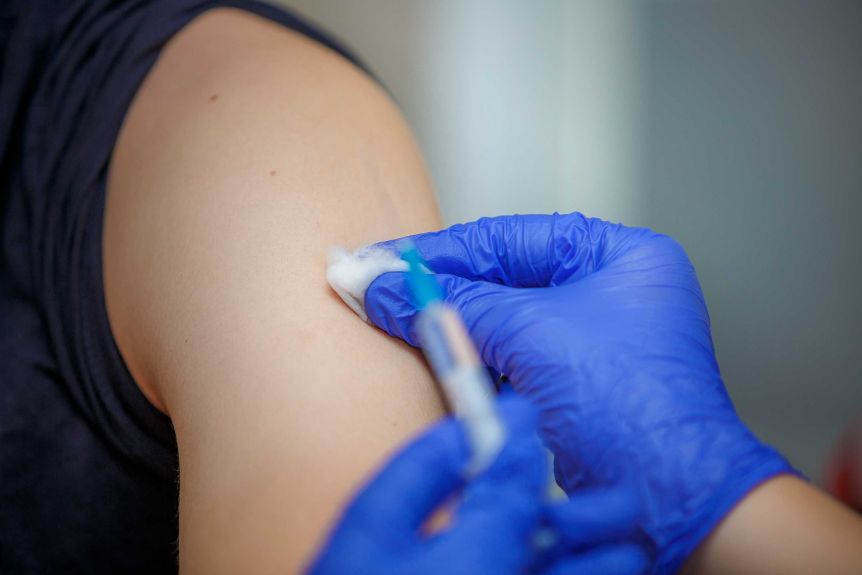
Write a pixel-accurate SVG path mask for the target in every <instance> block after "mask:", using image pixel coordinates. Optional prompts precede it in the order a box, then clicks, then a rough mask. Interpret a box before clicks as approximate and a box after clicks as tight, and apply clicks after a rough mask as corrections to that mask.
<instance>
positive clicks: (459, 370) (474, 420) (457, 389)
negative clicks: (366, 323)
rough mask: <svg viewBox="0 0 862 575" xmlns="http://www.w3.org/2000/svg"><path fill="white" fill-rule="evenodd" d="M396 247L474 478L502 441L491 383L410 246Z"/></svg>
mask: <svg viewBox="0 0 862 575" xmlns="http://www.w3.org/2000/svg"><path fill="white" fill-rule="evenodd" d="M399 248H400V251H401V258H402V259H403V260H404V261H406V262H407V264H408V265H409V269H408V271H407V282H408V285H409V288H410V292H411V294H412V296H413V300H414V301H413V304H414V305H415V306H416V309H417V310H419V314H418V316H417V318H416V320H415V323H414V328H415V330H416V335H417V337H418V339H419V343H420V344H421V346H422V350H423V351H424V353H425V357H426V358H427V359H428V363H429V364H430V366H431V370H432V371H433V373H434V375H435V377H436V378H437V381H438V382H439V384H440V387H441V388H442V390H443V394H444V395H445V397H446V400H447V401H448V403H449V405H450V408H451V409H452V411H453V412H454V413H455V415H456V417H458V418H459V419H460V420H461V421H462V422H463V424H464V427H465V429H466V432H467V438H468V441H469V445H470V449H471V459H470V463H469V465H468V468H467V470H466V471H467V473H468V474H470V475H475V474H477V473H480V472H481V471H482V470H484V469H485V468H487V467H488V466H489V465H490V464H491V463H492V462H493V461H494V459H495V458H496V457H497V454H498V453H499V452H500V450H501V449H502V447H503V443H504V442H505V440H506V430H505V428H504V427H503V424H502V422H501V421H500V418H499V416H498V414H497V408H496V406H495V402H494V389H493V384H492V383H491V379H490V377H489V375H488V372H487V370H486V369H485V366H484V364H483V363H482V361H481V360H480V359H479V354H478V353H477V352H476V347H475V346H474V345H473V342H472V340H471V339H470V336H469V335H468V333H467V329H466V327H465V326H464V323H463V321H462V320H461V317H460V316H459V315H458V313H457V312H456V311H455V310H454V309H452V308H451V307H450V306H449V305H448V304H447V303H446V302H445V301H444V300H443V294H442V292H441V290H440V286H439V285H438V284H437V281H436V279H435V278H434V276H433V275H431V274H429V273H427V272H426V268H425V265H424V262H423V260H422V257H421V256H420V255H419V252H417V251H416V248H415V247H414V246H413V245H412V244H410V243H403V244H400V245H399Z"/></svg>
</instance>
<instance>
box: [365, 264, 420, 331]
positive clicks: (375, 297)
mask: <svg viewBox="0 0 862 575" xmlns="http://www.w3.org/2000/svg"><path fill="white" fill-rule="evenodd" d="M365 312H366V313H367V314H368V320H369V321H371V322H372V323H373V324H374V325H376V326H377V327H379V328H380V329H382V330H383V331H385V332H386V333H388V334H389V335H391V336H393V337H398V338H401V339H403V340H404V341H406V342H407V343H409V344H410V345H412V346H418V345H419V344H418V342H417V341H416V339H415V336H414V335H413V332H412V329H411V327H412V324H413V319H414V317H415V316H416V308H414V307H413V303H412V302H411V299H410V292H409V288H408V286H407V281H406V274H405V273H404V272H387V273H384V274H381V275H379V276H377V278H375V279H374V281H372V282H371V284H370V285H369V286H368V289H367V290H365Z"/></svg>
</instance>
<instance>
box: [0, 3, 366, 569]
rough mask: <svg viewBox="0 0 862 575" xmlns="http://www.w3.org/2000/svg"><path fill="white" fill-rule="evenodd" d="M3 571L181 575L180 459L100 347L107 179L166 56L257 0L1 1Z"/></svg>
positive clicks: (304, 26)
mask: <svg viewBox="0 0 862 575" xmlns="http://www.w3.org/2000/svg"><path fill="white" fill-rule="evenodd" d="M0 4H2V6H0V241H2V244H0V573H172V572H176V570H177V567H176V544H177V495H178V491H177V480H178V465H177V446H176V441H175V437H174V432H173V428H172V427H171V422H170V420H169V419H168V418H167V417H165V416H164V415H162V414H161V413H160V412H159V411H157V410H156V409H155V408H154V407H153V406H152V405H151V404H150V403H149V402H148V401H147V400H146V399H145V398H144V396H143V395H142V394H141V392H140V390H139V389H138V387H137V385H136V384H135V382H134V381H133V379H132V378H131V376H130V374H129V372H128V370H127V369H126V366H125V365H124V363H123V361H122V359H121V357H120V355H119V353H118V351H117V347H116V344H115V342H114V340H113V338H112V335H111V330H110V326H109V324H108V318H107V313H106V310H105V302H104V294H103V291H102V261H101V241H102V217H103V208H104V202H105V178H106V172H107V167H108V162H109V160H110V157H111V153H112V150H113V148H114V142H115V140H116V138H117V134H118V132H119V129H120V125H121V123H122V121H123V117H124V115H125V113H126V110H127V108H128V106H129V103H130V102H131V100H132V98H133V96H134V95H135V92H136V91H137V88H138V86H139V85H140V83H141V81H142V80H143V78H144V76H145V75H146V74H147V72H148V71H149V69H150V68H151V67H152V65H153V64H154V62H155V60H156V58H157V57H158V54H159V51H160V49H161V47H162V46H163V45H164V44H165V43H166V42H167V41H168V40H169V39H170V38H171V37H172V36H173V35H174V34H176V33H177V31H179V30H180V29H181V28H182V27H183V26H184V25H185V24H187V23H188V22H189V21H190V20H191V19H193V18H194V17H195V16H198V15H199V14H201V13H202V12H204V11H206V10H208V9H211V8H216V7H227V6H230V7H236V8H240V9H244V10H248V11H250V12H253V13H255V14H257V15H260V16H263V17H266V18H269V19H271V20H274V21H276V22H278V23H280V24H282V25H284V26H287V27H289V28H291V29H293V30H296V31H298V32H301V33H303V34H306V35H307V36H309V37H311V38H313V39H315V40H317V41H319V42H321V43H323V44H326V45H327V46H329V47H331V48H333V49H335V50H336V51H338V52H340V53H341V54H342V55H344V56H345V57H347V58H349V59H351V60H352V61H354V62H355V59H354V58H353V57H352V56H350V55H349V54H348V53H347V52H346V51H345V50H344V49H343V48H342V47H340V45H339V44H338V43H337V42H335V41H334V40H333V39H331V38H329V37H328V36H326V35H324V34H323V33H322V32H321V31H319V30H317V29H316V28H314V27H312V26H311V25H310V24H308V23H307V22H305V21H303V20H301V19H300V18H298V17H297V16H295V15H292V14H289V13H287V12H284V11H283V10H280V9H276V8H274V7H272V6H268V5H266V4H261V3H257V2H254V1H251V0H227V1H223V0H209V1H206V0H152V1H146V0H2V2H0Z"/></svg>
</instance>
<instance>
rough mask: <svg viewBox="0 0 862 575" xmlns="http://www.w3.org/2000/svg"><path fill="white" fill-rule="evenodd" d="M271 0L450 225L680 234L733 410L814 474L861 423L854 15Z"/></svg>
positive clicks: (805, 8)
mask: <svg viewBox="0 0 862 575" xmlns="http://www.w3.org/2000/svg"><path fill="white" fill-rule="evenodd" d="M283 3H284V4H287V5H291V6H294V7H296V8H297V10H298V11H300V12H302V13H304V14H306V15H307V16H309V17H310V18H311V19H313V20H316V21H318V22H319V23H321V24H322V25H323V26H324V27H326V28H328V29H330V30H331V31H333V32H335V33H336V34H337V35H338V36H340V37H341V38H342V39H344V40H345V41H346V42H347V43H348V44H349V45H351V46H352V47H353V48H354V49H355V50H356V51H357V52H358V53H359V54H360V55H361V56H362V57H363V58H364V59H365V60H366V61H367V62H368V63H369V64H370V66H371V67H372V68H373V69H374V70H375V71H376V72H377V73H378V74H379V76H380V77H381V78H382V80H383V81H384V82H385V83H386V84H387V86H388V87H389V88H390V90H391V91H392V93H393V94H394V96H395V98H396V99H397V100H398V102H399V104H400V105H401V107H402V109H403V110H404V113H405V115H406V116H407V118H408V121H409V122H410V123H411V125H412V126H413V128H414V130H415V133H416V135H417V138H418V140H419V142H420V145H421V146H422V147H423V149H424V151H425V155H426V158H427V160H428V164H429V168H430V171H431V174H432V176H433V177H434V179H435V182H436V184H437V189H438V193H439V197H440V203H441V207H442V209H443V213H444V217H445V219H446V220H447V222H448V223H454V222H456V221H463V220H468V219H473V218H475V217H478V216H481V215H492V214H499V213H511V212H546V211H553V210H559V211H570V210H579V211H582V212H585V213H588V214H590V215H595V216H600V217H603V218H606V219H612V220H620V221H623V222H625V223H628V224H632V225H646V226H650V227H653V228H655V229H657V230H659V231H662V232H666V233H669V234H671V235H673V236H674V237H676V238H677V239H679V240H680V241H681V242H682V243H683V245H685V246H686V248H687V250H688V252H689V254H690V255H691V257H692V259H693V260H694V262H695V265H696V266H697V269H698V272H699V275H700V278H701V282H702V283H703V286H704V290H705V292H706V296H707V301H708V303H709V306H710V312H711V316H712V321H713V335H714V338H715V343H716V347H717V350H718V356H719V362H720V364H721V366H722V371H723V374H724V376H725V380H726V382H727V385H728V387H729V389H730V391H731V394H732V396H733V398H734V400H735V402H736V404H737V407H738V409H739V411H740V413H741V414H742V416H743V418H744V419H745V420H746V421H747V422H748V423H749V425H750V426H751V427H752V428H753V429H754V431H755V432H756V433H758V434H759V435H760V436H761V437H763V438H764V439H766V440H767V441H770V442H772V443H773V444H775V445H777V446H778V447H779V448H780V449H782V450H783V451H784V452H785V453H786V454H788V456H789V457H790V458H791V460H792V461H793V462H794V463H795V464H796V465H798V466H799V467H800V468H801V469H802V470H803V471H805V472H806V473H808V474H810V475H811V476H812V477H813V478H814V479H816V480H817V479H820V478H821V470H822V468H823V465H824V463H825V461H826V458H827V456H828V453H829V449H830V447H831V446H832V444H833V443H834V441H835V440H836V438H837V435H838V434H839V432H840V431H841V430H842V429H843V428H845V427H846V426H847V425H848V424H849V421H850V419H851V417H852V416H853V414H854V413H858V412H859V411H860V409H862V368H860V362H859V358H860V356H862V344H860V342H862V327H860V326H862V303H860V299H859V294H860V291H862V290H860V289H859V286H860V279H862V278H860V275H862V272H860V264H862V226H860V216H859V214H860V208H862V199H860V197H862V196H860V191H862V113H860V106H862V2H858V1H846V2H840V1H835V0H808V1H799V0H724V1H712V2H706V1H691V0H690V1H686V2H683V1H670V0H643V1H640V2H637V1H622V0H582V1H576V0H573V1H568V2H565V1H537V0H520V1H514V0H509V1H506V0H434V1H421V0H363V1H361V2H358V1H351V0H285V1H284V2H283Z"/></svg>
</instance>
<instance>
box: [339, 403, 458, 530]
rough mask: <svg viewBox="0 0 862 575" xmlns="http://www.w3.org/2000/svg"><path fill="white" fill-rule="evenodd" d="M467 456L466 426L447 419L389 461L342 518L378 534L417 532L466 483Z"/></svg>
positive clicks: (345, 521) (346, 521) (355, 525)
mask: <svg viewBox="0 0 862 575" xmlns="http://www.w3.org/2000/svg"><path fill="white" fill-rule="evenodd" d="M468 457H469V449H468V446H467V441H466V438H465V435H464V431H463V429H462V428H461V425H460V424H458V423H456V422H455V421H454V420H452V419H446V420H444V421H443V422H442V423H439V424H437V425H435V426H434V427H433V428H432V429H431V430H430V431H428V432H426V433H424V434H423V435H421V436H420V437H419V438H418V439H416V440H414V441H412V442H411V443H410V444H408V445H407V447H405V448H404V449H403V450H402V451H401V452H399V453H398V454H397V455H395V456H394V457H393V458H392V459H391V460H390V461H389V462H388V463H386V464H385V466H384V467H383V469H382V470H381V471H379V472H378V474H377V475H376V476H375V477H374V478H372V479H371V481H370V482H369V483H368V484H367V485H366V486H365V487H364V488H363V489H362V490H361V492H360V493H359V495H358V496H357V497H356V499H354V500H353V502H352V503H351V504H350V506H349V507H348V509H347V512H346V513H345V517H344V519H343V522H344V523H348V522H349V523H351V525H352V526H353V527H355V528H356V527H358V528H362V529H367V530H371V531H373V532H376V533H389V534H398V535H399V536H400V535H409V534H410V533H413V532H415V531H416V530H417V529H418V528H419V527H420V526H421V525H422V523H423V522H424V521H425V519H426V518H427V517H428V516H429V515H430V513H431V512H432V511H434V510H435V509H436V508H437V507H438V506H439V505H440V504H441V503H443V501H444V500H445V499H446V498H447V497H448V496H449V495H450V494H452V493H453V492H454V491H456V490H457V489H458V488H459V487H461V486H462V485H463V483H464V478H463V469H464V467H465V465H466V464H467V460H468Z"/></svg>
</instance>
